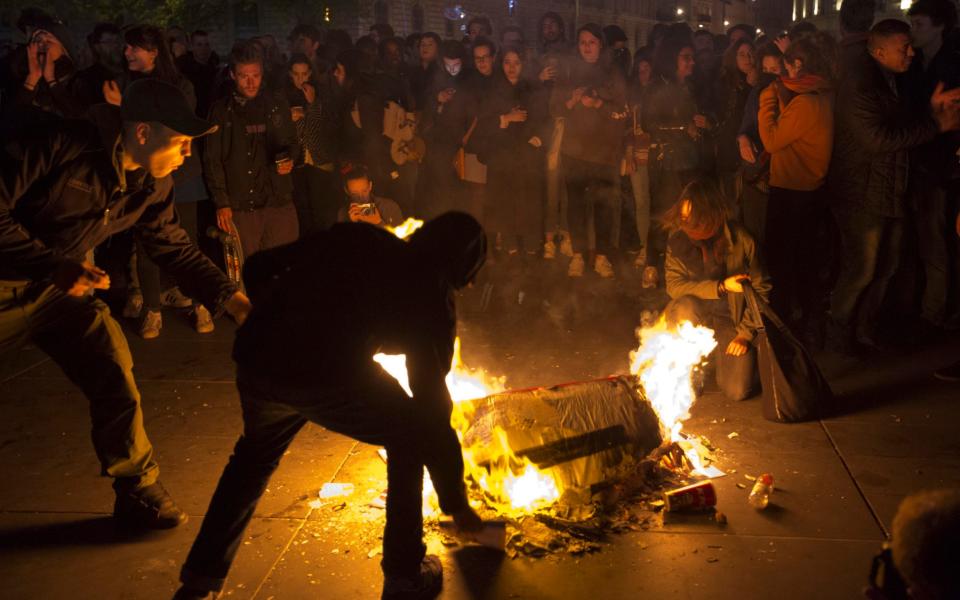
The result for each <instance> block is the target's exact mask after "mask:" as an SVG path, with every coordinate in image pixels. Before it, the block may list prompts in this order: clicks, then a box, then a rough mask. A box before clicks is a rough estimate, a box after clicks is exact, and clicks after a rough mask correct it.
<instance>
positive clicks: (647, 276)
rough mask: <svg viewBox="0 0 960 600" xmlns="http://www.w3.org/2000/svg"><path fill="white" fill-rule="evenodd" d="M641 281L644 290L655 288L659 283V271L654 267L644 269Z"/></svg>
mask: <svg viewBox="0 0 960 600" xmlns="http://www.w3.org/2000/svg"><path fill="white" fill-rule="evenodd" d="M641 281H642V285H643V288H644V289H650V288H655V287H657V284H659V283H660V271H657V268H656V267H654V266H647V267H644V268H643V278H642V279H641Z"/></svg>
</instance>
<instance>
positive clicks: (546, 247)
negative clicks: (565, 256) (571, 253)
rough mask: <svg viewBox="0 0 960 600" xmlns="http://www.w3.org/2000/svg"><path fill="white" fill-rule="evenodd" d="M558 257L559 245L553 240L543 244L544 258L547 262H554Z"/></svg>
mask: <svg viewBox="0 0 960 600" xmlns="http://www.w3.org/2000/svg"><path fill="white" fill-rule="evenodd" d="M556 257H557V245H556V244H554V243H553V240H548V241H547V242H545V243H544V244H543V258H544V259H546V260H553V259H555V258H556Z"/></svg>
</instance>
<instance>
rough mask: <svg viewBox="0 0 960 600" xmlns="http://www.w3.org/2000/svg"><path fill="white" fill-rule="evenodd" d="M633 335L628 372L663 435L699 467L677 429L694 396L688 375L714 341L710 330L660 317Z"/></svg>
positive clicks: (698, 461) (693, 451) (699, 362)
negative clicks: (640, 388)
mask: <svg viewBox="0 0 960 600" xmlns="http://www.w3.org/2000/svg"><path fill="white" fill-rule="evenodd" d="M637 335H638V336H639V337H640V347H639V348H638V349H637V350H636V351H635V352H631V353H630V373H632V374H633V375H635V376H636V377H637V378H638V379H639V380H640V383H641V384H642V385H643V390H644V392H645V393H646V396H647V399H649V400H650V404H651V405H652V406H653V409H654V411H656V413H657V416H658V417H659V418H660V427H661V430H662V432H663V436H664V438H669V439H670V440H671V441H674V442H677V443H679V444H680V445H681V447H683V449H684V453H685V454H686V455H687V458H688V459H690V462H691V463H692V464H693V466H694V470H695V471H702V467H703V465H702V462H701V461H700V456H699V454H698V453H697V452H696V450H695V448H694V447H693V446H692V445H691V444H689V443H688V442H687V440H686V438H685V437H684V436H683V435H682V434H681V433H680V430H681V429H682V428H683V421H685V420H686V419H688V418H690V407H691V406H693V402H694V400H695V399H696V394H695V392H694V390H693V383H692V381H691V375H692V373H693V372H694V370H695V369H696V368H698V367H699V365H700V364H701V363H702V362H703V360H704V359H705V358H706V357H707V356H708V355H709V354H710V352H712V351H713V349H714V348H715V347H716V345H717V341H716V340H715V339H714V337H713V330H712V329H708V328H706V327H700V326H694V325H693V324H692V323H690V322H689V321H684V322H682V323H680V324H679V325H678V326H677V327H676V328H675V329H671V328H669V327H668V326H667V324H666V320H665V319H664V318H663V317H661V318H660V320H659V321H658V322H657V323H656V324H655V325H654V326H653V327H649V328H647V329H639V330H637Z"/></svg>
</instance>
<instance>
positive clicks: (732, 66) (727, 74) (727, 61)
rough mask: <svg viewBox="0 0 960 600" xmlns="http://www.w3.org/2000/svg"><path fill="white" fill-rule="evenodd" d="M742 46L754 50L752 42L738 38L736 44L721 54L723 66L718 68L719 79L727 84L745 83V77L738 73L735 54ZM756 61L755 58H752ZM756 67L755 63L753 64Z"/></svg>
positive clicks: (738, 68) (740, 72)
mask: <svg viewBox="0 0 960 600" xmlns="http://www.w3.org/2000/svg"><path fill="white" fill-rule="evenodd" d="M743 46H750V48H754V45H753V42H751V41H750V40H748V39H746V38H740V39H739V40H737V41H736V42H734V43H733V44H731V45H730V47H729V48H727V49H726V50H725V51H724V53H723V64H722V66H721V68H720V78H721V79H722V80H723V81H725V82H726V83H727V84H735V83H738V82H746V80H747V76H746V75H744V74H743V72H742V71H740V67H739V66H738V65H737V53H738V52H740V48H742V47H743ZM754 61H756V58H754ZM754 66H758V65H756V63H755V64H754Z"/></svg>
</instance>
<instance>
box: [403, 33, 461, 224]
mask: <svg viewBox="0 0 960 600" xmlns="http://www.w3.org/2000/svg"><path fill="white" fill-rule="evenodd" d="M466 58H467V54H466V50H465V49H464V47H463V44H461V43H459V42H456V41H453V40H446V41H445V42H444V43H443V47H442V48H441V49H440V60H441V66H442V69H441V70H440V71H438V72H437V78H436V80H435V81H434V82H433V84H432V85H431V86H430V89H431V91H430V92H429V93H428V94H427V104H426V106H425V107H424V111H423V115H422V116H421V118H420V122H419V128H420V133H421V135H422V136H423V140H424V142H426V145H427V151H426V156H425V157H424V159H423V163H422V164H421V165H420V174H419V176H418V177H417V193H416V194H415V198H414V208H413V210H407V211H406V212H407V214H412V215H417V216H419V217H427V218H429V217H431V216H435V215H438V214H441V213H443V212H446V211H447V210H449V209H452V208H463V204H465V198H464V193H463V182H462V181H460V179H459V177H458V176H457V172H456V169H455V167H454V159H455V158H456V156H457V152H458V151H459V150H460V148H461V147H463V144H464V138H465V136H466V134H467V131H468V130H469V129H470V123H471V119H470V115H471V114H472V113H471V110H472V108H471V100H472V97H471V94H470V93H469V89H470V88H469V87H468V86H469V85H470V80H471V78H472V77H473V75H472V74H471V72H470V71H467V70H466V69H465V67H464V63H465V62H466ZM468 141H469V140H468Z"/></svg>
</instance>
